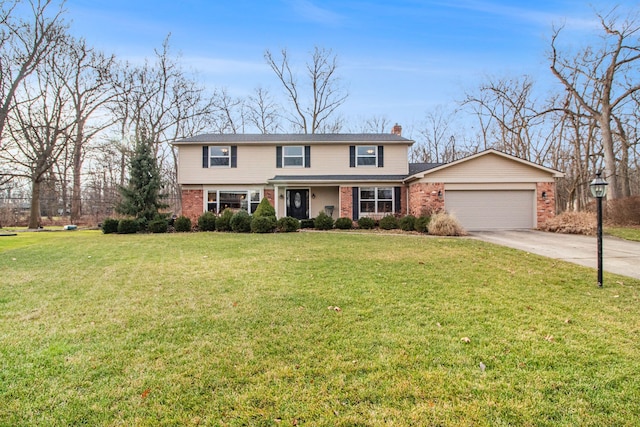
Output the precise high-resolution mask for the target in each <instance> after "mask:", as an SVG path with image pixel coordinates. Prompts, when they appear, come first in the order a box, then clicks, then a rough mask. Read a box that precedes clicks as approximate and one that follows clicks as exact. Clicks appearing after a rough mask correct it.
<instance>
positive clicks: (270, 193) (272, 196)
mask: <svg viewBox="0 0 640 427" xmlns="http://www.w3.org/2000/svg"><path fill="white" fill-rule="evenodd" d="M264 197H265V198H266V199H267V200H268V201H269V203H271V206H273V207H275V206H276V192H275V190H270V189H267V188H265V189H264Z"/></svg>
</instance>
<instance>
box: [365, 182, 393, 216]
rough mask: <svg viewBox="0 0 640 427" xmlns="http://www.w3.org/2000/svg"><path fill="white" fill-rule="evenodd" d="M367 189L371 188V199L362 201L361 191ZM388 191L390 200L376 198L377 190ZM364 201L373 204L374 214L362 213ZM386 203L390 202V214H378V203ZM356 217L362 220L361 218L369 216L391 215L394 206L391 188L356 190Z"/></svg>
mask: <svg viewBox="0 0 640 427" xmlns="http://www.w3.org/2000/svg"><path fill="white" fill-rule="evenodd" d="M368 188H373V194H374V196H373V199H363V198H362V190H363V189H368ZM381 189H383V190H389V189H391V198H390V199H380V198H378V190H381ZM363 200H364V201H366V202H373V203H374V204H373V206H374V207H375V212H362V201H363ZM387 201H391V212H378V202H387ZM358 204H359V206H358V217H359V218H363V217H371V216H375V217H377V216H380V215H383V214H384V215H393V213H394V211H395V206H396V200H395V191H394V189H393V187H360V188H359V189H358Z"/></svg>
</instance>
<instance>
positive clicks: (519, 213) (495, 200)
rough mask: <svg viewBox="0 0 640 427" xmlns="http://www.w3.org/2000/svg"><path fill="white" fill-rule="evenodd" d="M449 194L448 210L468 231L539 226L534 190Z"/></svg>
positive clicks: (446, 198)
mask: <svg viewBox="0 0 640 427" xmlns="http://www.w3.org/2000/svg"><path fill="white" fill-rule="evenodd" d="M445 188H446V186H445ZM445 194H446V197H445V210H446V211H447V212H449V213H451V214H453V215H455V216H456V218H458V220H459V221H460V223H461V224H462V226H463V227H464V228H466V229H467V230H478V229H517V228H535V226H536V225H535V220H534V213H535V208H534V202H535V191H533V190H445Z"/></svg>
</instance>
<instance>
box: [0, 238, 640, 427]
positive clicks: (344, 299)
mask: <svg viewBox="0 0 640 427" xmlns="http://www.w3.org/2000/svg"><path fill="white" fill-rule="evenodd" d="M0 271H1V272H2V276H1V278H0V425H2V426H4V425H7V426H9V425H10V426H21V425H25V426H31V425H53V426H56V425H59V426H63V425H64V426H66V425H91V426H114V425H128V426H158V425H167V426H169V425H211V426H246V425H251V426H277V425H283V426H284V425H296V424H297V425H309V426H390V425H395V426H406V425H416V426H418V425H419V426H422V425H434V426H472V425H473V426H500V425H503V426H506V425H519V426H522V425H524V426H527V425H529V426H558V425H561V426H562V425H565V426H575V425H581V426H603V425H617V426H625V425H626V426H631V425H639V421H638V420H640V405H639V404H638V402H640V377H639V376H638V372H640V341H639V340H638V336H639V334H640V314H639V313H640V312H639V310H638V304H639V302H640V301H639V296H640V293H639V289H640V282H639V281H637V280H633V279H629V278H626V277H621V276H615V275H610V274H606V276H607V277H605V284H606V285H605V288H603V289H598V288H597V287H596V286H595V282H596V279H595V275H596V274H595V271H594V270H592V269H586V268H583V267H579V266H576V265H572V264H567V263H563V262H560V261H555V260H550V259H546V258H542V257H538V256H534V255H531V254H527V253H524V252H519V251H516V250H512V249H508V248H503V247H499V246H494V245H491V244H487V243H483V242H479V241H476V240H471V239H451V238H430V237H422V236H395V235H375V234H355V233H290V234H269V235H255V234H246V235H242V234H222V233H194V234H191V233H190V234H169V235H133V236H132V235H102V234H100V232H91V231H78V232H69V233H62V232H58V233H19V235H18V236H15V237H2V238H0ZM336 306H337V307H339V308H340V311H336V310H335V309H333V307H336ZM329 307H332V309H329ZM464 338H469V342H468V343H467V342H465V341H466V340H463V339H464ZM480 363H483V364H484V365H485V366H486V369H485V370H484V371H482V370H481V369H480V367H479V366H480Z"/></svg>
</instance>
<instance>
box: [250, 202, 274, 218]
mask: <svg viewBox="0 0 640 427" xmlns="http://www.w3.org/2000/svg"><path fill="white" fill-rule="evenodd" d="M253 216H254V217H257V216H276V210H275V208H274V207H273V206H271V203H269V200H267V198H266V197H263V198H262V200H260V204H259V205H258V207H257V208H256V211H255V212H254V213H253Z"/></svg>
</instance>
